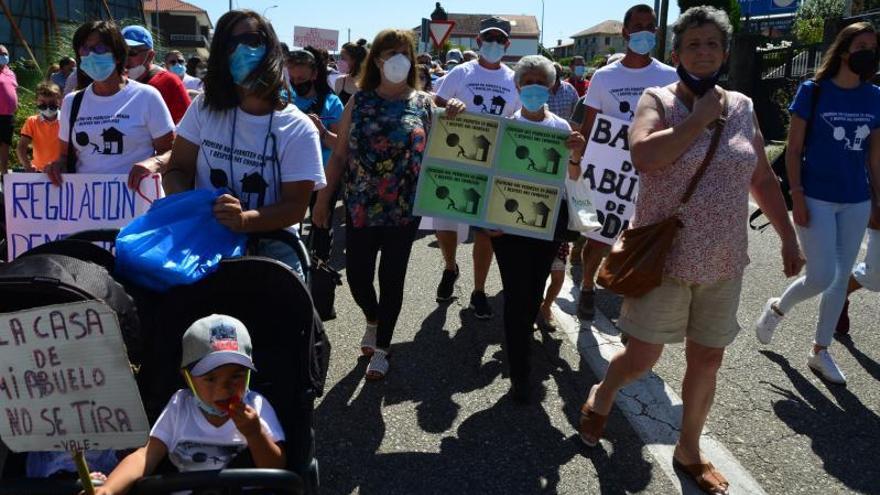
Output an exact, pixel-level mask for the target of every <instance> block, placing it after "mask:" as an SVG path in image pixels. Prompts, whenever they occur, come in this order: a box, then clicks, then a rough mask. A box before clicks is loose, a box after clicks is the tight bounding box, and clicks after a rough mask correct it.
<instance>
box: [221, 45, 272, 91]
mask: <svg viewBox="0 0 880 495" xmlns="http://www.w3.org/2000/svg"><path fill="white" fill-rule="evenodd" d="M265 56H266V45H260V46H258V47H256V48H253V47H250V46H248V45H245V44H243V43H239V44H238V46H237V47H235V51H234V52H232V55H230V56H229V72H231V73H232V81H233V82H235V84H239V85H240V84H241V83H243V82H244V80H245V79H247V76H248V75H250V73H251V72H253V71H254V69H256V68H257V66H258V65H260V62H262V61H263V57H265Z"/></svg>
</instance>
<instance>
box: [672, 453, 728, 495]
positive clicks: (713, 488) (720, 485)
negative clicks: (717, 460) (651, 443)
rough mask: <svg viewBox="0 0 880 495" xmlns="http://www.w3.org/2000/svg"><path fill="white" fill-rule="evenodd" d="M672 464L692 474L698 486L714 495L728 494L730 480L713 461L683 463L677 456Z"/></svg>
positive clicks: (689, 474)
mask: <svg viewBox="0 0 880 495" xmlns="http://www.w3.org/2000/svg"><path fill="white" fill-rule="evenodd" d="M672 465H673V466H675V467H676V468H678V469H681V470H682V471H684V473H685V474H687V475H688V476H690V477H691V478H692V479H693V480H694V482H695V483H696V484H697V486H699V487H700V489H701V490H703V491H704V492H706V493H709V494H712V495H727V492H728V490H729V489H730V482H728V481H727V478H725V477H724V475H723V474H721V472H719V471H718V469H716V468H715V466H714V465H712V463H711V462H707V463H706V464H688V465H684V464H682V463H681V462H680V461H679V460H678V459H676V458H675V457H673V458H672Z"/></svg>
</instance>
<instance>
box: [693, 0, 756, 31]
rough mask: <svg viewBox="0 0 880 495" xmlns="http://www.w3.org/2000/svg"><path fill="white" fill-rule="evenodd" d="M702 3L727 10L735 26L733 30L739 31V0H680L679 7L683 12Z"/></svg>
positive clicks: (731, 22)
mask: <svg viewBox="0 0 880 495" xmlns="http://www.w3.org/2000/svg"><path fill="white" fill-rule="evenodd" d="M700 5H708V6H710V7H715V8H718V9H721V10H723V11H725V12H727V17H728V18H730V24H731V25H732V26H733V32H734V33H735V32H737V31H739V18H740V15H741V13H740V8H739V0H678V8H679V10H681V11H682V12H684V11H685V10H687V9H689V8H691V7H698V6H700Z"/></svg>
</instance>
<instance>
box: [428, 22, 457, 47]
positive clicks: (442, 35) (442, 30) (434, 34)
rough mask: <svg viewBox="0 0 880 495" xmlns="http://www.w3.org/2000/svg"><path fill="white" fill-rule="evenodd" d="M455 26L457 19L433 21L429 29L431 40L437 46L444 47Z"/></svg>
mask: <svg viewBox="0 0 880 495" xmlns="http://www.w3.org/2000/svg"><path fill="white" fill-rule="evenodd" d="M454 27H455V21H431V24H430V25H429V26H428V31H429V32H430V33H431V41H433V42H434V47H435V48H437V49H440V48H442V47H443V43H446V40H447V39H448V38H449V35H450V34H452V28H454Z"/></svg>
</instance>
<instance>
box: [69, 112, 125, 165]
mask: <svg viewBox="0 0 880 495" xmlns="http://www.w3.org/2000/svg"><path fill="white" fill-rule="evenodd" d="M130 118H131V117H129V115H128V114H124V113H119V114H115V115H91V116H85V117H78V118H77V119H76V123H75V124H74V130H76V129H88V128H92V127H97V126H100V127H101V132H100V134H98V137H99V138H100V139H92V138H91V137H90V136H89V133H88V132H86V131H85V130H78V131H76V132H75V135H74V136H75V141H76V144H78V145H79V146H80V147H82V148H83V149H84V150H85V151H89V150H90V151H91V153H92V154H100V155H121V154H122V153H124V152H125V133H124V132H122V131H120V130H119V129H118V128H117V126H118V127H124V126H125V123H124V122H122V121H127V120H129V119H130Z"/></svg>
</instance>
